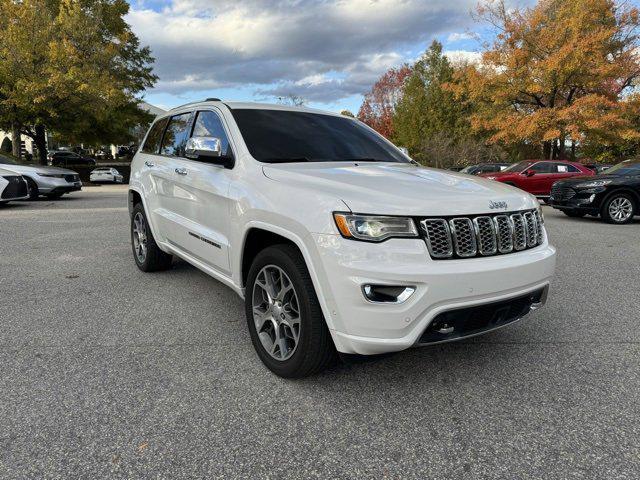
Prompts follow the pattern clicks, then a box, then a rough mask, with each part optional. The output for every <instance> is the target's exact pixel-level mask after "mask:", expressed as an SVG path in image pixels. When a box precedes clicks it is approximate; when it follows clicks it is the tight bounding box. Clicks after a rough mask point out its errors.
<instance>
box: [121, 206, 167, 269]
mask: <svg viewBox="0 0 640 480" xmlns="http://www.w3.org/2000/svg"><path fill="white" fill-rule="evenodd" d="M131 248H132V249H133V258H134V260H135V261H136V265H137V266H138V268H139V269H140V270H142V271H143V272H157V271H160V270H167V269H169V268H171V261H172V259H173V257H172V256H171V255H169V254H168V253H165V252H163V251H162V250H160V248H159V247H158V244H157V243H156V241H155V239H154V238H153V233H151V228H149V223H148V222H147V215H146V214H145V211H144V207H143V206H142V204H141V203H138V204H137V205H136V206H135V207H133V215H132V216H131Z"/></svg>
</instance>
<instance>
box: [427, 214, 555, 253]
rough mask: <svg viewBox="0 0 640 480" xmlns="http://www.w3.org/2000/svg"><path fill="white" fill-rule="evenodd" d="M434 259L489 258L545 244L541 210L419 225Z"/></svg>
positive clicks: (435, 221) (459, 218)
mask: <svg viewBox="0 0 640 480" xmlns="http://www.w3.org/2000/svg"><path fill="white" fill-rule="evenodd" d="M420 226H421V229H422V232H423V236H424V239H425V242H426V244H427V248H428V250H429V254H430V255H431V258H433V259H436V260H443V259H449V258H471V257H486V256H490V255H497V254H506V253H512V252H519V251H522V250H525V249H527V248H533V247H535V246H537V245H540V244H542V243H543V242H544V228H543V220H542V216H541V215H540V213H539V212H538V210H528V211H524V212H518V213H511V214H504V213H503V214H497V215H477V216H472V217H455V218H448V219H447V218H425V219H422V220H421V221H420Z"/></svg>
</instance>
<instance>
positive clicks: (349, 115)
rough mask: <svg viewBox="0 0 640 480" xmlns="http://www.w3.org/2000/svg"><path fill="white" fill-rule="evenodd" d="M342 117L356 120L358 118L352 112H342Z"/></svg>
mask: <svg viewBox="0 0 640 480" xmlns="http://www.w3.org/2000/svg"><path fill="white" fill-rule="evenodd" d="M340 115H344V116H345V117H351V118H356V116H355V115H354V114H353V113H352V112H351V110H342V111H341V112H340Z"/></svg>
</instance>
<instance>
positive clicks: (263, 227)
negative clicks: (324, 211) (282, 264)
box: [238, 222, 334, 331]
mask: <svg viewBox="0 0 640 480" xmlns="http://www.w3.org/2000/svg"><path fill="white" fill-rule="evenodd" d="M309 238H311V237H309ZM262 240H266V241H267V242H273V243H261V241H262ZM279 243H284V244H289V245H293V246H294V247H296V248H297V249H298V251H299V252H300V254H301V255H302V258H303V259H304V262H305V265H306V267H307V270H308V271H309V275H310V277H311V281H312V282H313V287H314V288H315V290H316V295H317V297H318V302H319V303H320V307H321V308H322V313H323V314H324V319H325V322H326V323H327V327H328V328H329V330H330V331H333V330H334V324H333V323H334V322H333V319H332V316H331V309H330V308H329V298H328V296H327V295H326V292H325V289H323V288H322V283H321V281H320V276H319V272H318V271H317V268H316V263H317V262H314V261H313V256H312V252H311V251H310V250H309V248H308V247H307V245H306V244H305V242H304V241H303V239H302V237H301V236H300V235H298V234H297V233H294V232H291V231H290V230H287V229H284V228H282V227H279V226H276V225H271V224H267V223H262V222H253V223H252V224H250V225H248V226H247V229H246V231H245V233H244V237H243V240H242V246H241V249H240V252H241V254H240V259H239V265H238V266H239V270H238V271H239V274H240V278H239V282H240V286H241V289H242V292H243V293H244V294H245V295H246V280H247V275H248V273H249V268H250V267H251V263H252V260H253V259H254V258H255V256H256V255H257V254H258V253H259V252H260V251H262V250H264V249H265V248H266V247H269V246H271V245H277V244H279Z"/></svg>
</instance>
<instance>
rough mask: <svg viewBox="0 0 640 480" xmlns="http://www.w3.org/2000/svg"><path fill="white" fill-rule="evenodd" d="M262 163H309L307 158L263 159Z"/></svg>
mask: <svg viewBox="0 0 640 480" xmlns="http://www.w3.org/2000/svg"><path fill="white" fill-rule="evenodd" d="M262 161H263V162H267V163H293V162H311V161H312V160H309V159H308V158H307V157H274V158H264V159H262Z"/></svg>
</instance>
